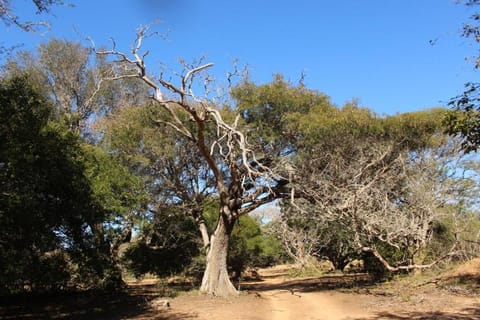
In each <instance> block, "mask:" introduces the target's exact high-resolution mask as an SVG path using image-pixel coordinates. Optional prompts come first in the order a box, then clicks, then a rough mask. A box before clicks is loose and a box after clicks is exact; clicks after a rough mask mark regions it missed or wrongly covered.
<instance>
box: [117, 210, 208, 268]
mask: <svg viewBox="0 0 480 320" xmlns="http://www.w3.org/2000/svg"><path fill="white" fill-rule="evenodd" d="M157 211H161V212H157V214H155V217H154V219H153V221H151V222H145V224H144V226H143V228H142V230H140V232H141V233H140V235H141V237H140V238H139V239H137V241H135V242H134V243H133V244H132V245H131V246H129V247H128V248H127V250H126V251H125V253H124V254H123V257H122V261H123V264H124V265H125V267H126V268H127V269H128V270H129V271H130V272H132V273H133V274H134V276H135V277H140V276H143V275H145V274H147V273H152V274H156V275H158V276H169V275H171V274H174V273H179V272H181V271H184V269H186V268H187V266H190V265H191V264H192V263H193V259H194V258H195V257H196V256H198V255H199V254H200V251H199V248H200V244H199V243H198V235H197V227H196V225H195V223H194V221H193V219H192V218H191V217H189V216H186V215H185V214H184V212H182V209H181V208H180V207H176V206H174V205H172V206H164V207H160V208H157Z"/></svg>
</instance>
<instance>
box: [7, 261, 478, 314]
mask: <svg viewBox="0 0 480 320" xmlns="http://www.w3.org/2000/svg"><path fill="white" fill-rule="evenodd" d="M285 270H286V269H285V268H284V267H276V268H271V269H266V270H261V272H260V277H261V278H260V279H259V280H257V281H252V282H248V283H242V284H241V287H240V288H241V294H240V296H239V297H235V298H229V299H224V298H215V297H210V296H205V295H201V294H199V293H198V292H195V291H192V292H189V293H184V294H181V295H179V296H178V297H176V298H173V299H168V303H169V305H170V307H167V306H166V305H165V303H164V301H165V299H164V298H162V297H161V295H160V291H159V287H158V286H157V285H155V283H153V282H147V281H144V282H141V283H137V284H131V285H130V286H129V289H128V291H127V292H126V293H123V294H115V295H108V294H104V293H97V294H95V293H90V294H89V295H79V294H72V295H63V296H59V297H55V296H50V297H37V298H32V297H25V299H23V300H22V299H20V300H19V299H16V300H14V301H8V300H4V301H0V319H89V320H93V319H112V320H117V319H136V320H140V319H142V320H152V319H155V320H180V319H186V320H188V319H196V320H207V319H208V320H220V319H222V320H223V319H231V320H235V319H246V320H249V319H250V320H263V319H273V320H288V319H295V320H302V319H330V320H340V319H342V320H347V319H350V320H353V319H356V320H376V319H392V320H403V319H405V320H406V319H440V320H444V319H454V320H473V319H480V297H479V296H478V295H477V294H476V293H478V292H479V290H478V287H480V259H476V260H472V261H471V262H469V263H467V264H464V265H462V266H460V267H458V268H455V269H453V270H450V271H449V272H446V273H444V274H442V275H440V276H436V277H433V276H431V277H416V278H415V280H412V278H407V279H404V280H401V281H395V282H391V283H385V284H382V285H376V286H371V285H369V284H368V277H367V276H365V275H346V276H345V275H335V274H332V275H326V276H322V277H320V278H304V279H290V278H288V277H287V275H286V273H285ZM465 283H468V285H465Z"/></svg>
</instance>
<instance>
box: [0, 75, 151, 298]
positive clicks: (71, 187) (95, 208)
mask: <svg viewBox="0 0 480 320" xmlns="http://www.w3.org/2000/svg"><path fill="white" fill-rule="evenodd" d="M36 85H37V83H33V84H32V83H31V79H30V78H29V77H28V76H18V77H8V78H5V79H3V80H2V81H1V82H0V123H1V124H0V230H1V232H0V260H1V261H0V265H1V267H0V280H1V281H0V283H1V284H2V286H1V288H0V291H1V293H8V292H17V291H22V290H24V289H25V288H28V290H32V291H44V290H59V289H65V288H66V287H71V286H82V287H98V286H99V285H100V286H103V287H115V286H117V285H118V283H119V282H120V281H121V279H119V278H118V272H117V271H116V268H115V266H114V264H113V260H112V258H111V257H110V255H109V254H110V252H109V248H108V245H107V241H108V240H109V237H108V235H105V234H103V233H99V231H100V230H99V228H98V226H102V225H103V224H104V223H105V224H106V225H113V224H115V223H116V224H118V223H120V221H119V220H118V219H117V218H119V217H120V216H122V215H124V214H126V213H127V212H129V211H130V210H132V209H134V208H138V207H139V204H140V202H141V200H142V199H143V196H142V194H141V192H140V191H139V187H140V181H139V180H137V179H136V178H133V177H132V176H131V175H129V173H128V171H127V170H126V169H125V168H123V167H121V166H120V165H119V163H118V162H116V161H115V160H114V159H113V158H112V157H111V156H109V155H107V154H105V153H103V152H102V151H101V150H100V149H98V148H96V147H92V146H88V145H85V144H84V143H82V141H81V139H80V137H79V136H78V135H77V134H76V133H73V132H72V131H71V130H70V129H69V128H68V127H67V126H66V125H65V124H64V122H63V121H61V120H57V119H56V118H55V114H54V112H53V106H52V104H51V103H50V102H49V99H48V98H47V97H46V96H45V95H42V94H41V93H39V91H38V90H36ZM99 239H101V241H100V242H98V240H99ZM110 239H111V238H110ZM115 283H116V284H115Z"/></svg>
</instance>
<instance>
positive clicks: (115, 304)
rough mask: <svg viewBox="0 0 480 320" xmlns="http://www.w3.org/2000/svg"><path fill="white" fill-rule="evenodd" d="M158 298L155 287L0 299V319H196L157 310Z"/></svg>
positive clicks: (143, 286) (146, 286)
mask: <svg viewBox="0 0 480 320" xmlns="http://www.w3.org/2000/svg"><path fill="white" fill-rule="evenodd" d="M158 297H159V294H158V290H157V288H156V286H155V285H141V286H134V287H129V288H128V289H127V290H125V291H123V292H114V293H108V292H98V291H92V292H77V293H63V294H58V295H35V296H34V295H22V296H15V297H7V298H0V319H5V320H7V319H9V320H10V319H12V320H13V319H19V320H27V319H29V320H31V319H78V320H95V319H106V320H117V319H118V320H120V319H135V318H136V317H139V319H140V318H141V319H156V320H180V319H195V318H196V316H195V315H190V314H172V313H170V312H167V311H163V310H155V309H153V308H152V307H151V305H150V302H151V301H152V300H154V299H156V298H158Z"/></svg>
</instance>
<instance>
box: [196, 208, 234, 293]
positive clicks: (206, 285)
mask: <svg viewBox="0 0 480 320" xmlns="http://www.w3.org/2000/svg"><path fill="white" fill-rule="evenodd" d="M227 217H228V216H227V215H225V214H222V215H221V216H220V219H219V221H218V225H217V228H216V229H215V232H214V233H213V235H212V237H211V240H210V247H209V250H208V252H207V265H206V268H205V273H204V274H203V279H202V285H201V287H200V291H202V292H205V293H208V294H211V295H213V296H220V297H227V296H232V295H237V294H238V291H237V289H235V287H234V286H233V284H232V282H231V281H230V278H229V276H228V269H227V256H228V241H229V238H230V233H231V231H232V228H233V224H234V221H229V219H228V218H227Z"/></svg>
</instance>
